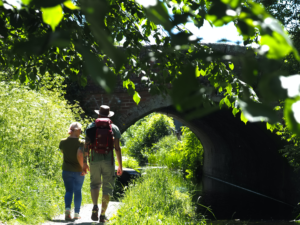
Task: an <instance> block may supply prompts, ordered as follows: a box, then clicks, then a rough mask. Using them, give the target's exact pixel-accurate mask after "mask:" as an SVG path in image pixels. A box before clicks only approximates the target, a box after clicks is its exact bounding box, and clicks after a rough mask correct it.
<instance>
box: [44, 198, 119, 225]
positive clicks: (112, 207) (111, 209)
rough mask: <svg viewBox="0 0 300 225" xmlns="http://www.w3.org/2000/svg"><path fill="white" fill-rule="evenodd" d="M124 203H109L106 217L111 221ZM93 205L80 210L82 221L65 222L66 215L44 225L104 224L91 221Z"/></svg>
mask: <svg viewBox="0 0 300 225" xmlns="http://www.w3.org/2000/svg"><path fill="white" fill-rule="evenodd" d="M121 204H122V203H120V202H109V204H108V207H107V210H106V217H107V218H108V219H109V218H111V217H112V216H113V215H114V214H116V213H117V210H118V208H119V207H120V206H121ZM92 208H93V205H92V204H88V205H85V206H83V207H82V208H81V210H80V216H81V219H80V220H74V221H65V215H64V214H63V215H59V216H57V217H55V218H53V219H52V220H51V221H48V222H46V223H43V225H63V224H64V225H73V224H76V225H91V224H99V225H100V224H103V223H99V222H95V221H92V220H91V213H92ZM100 211H101V208H99V212H100Z"/></svg>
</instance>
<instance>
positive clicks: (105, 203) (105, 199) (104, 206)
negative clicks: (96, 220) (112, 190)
mask: <svg viewBox="0 0 300 225" xmlns="http://www.w3.org/2000/svg"><path fill="white" fill-rule="evenodd" d="M108 203H109V195H103V196H102V206H101V215H105V212H106V209H107V206H108Z"/></svg>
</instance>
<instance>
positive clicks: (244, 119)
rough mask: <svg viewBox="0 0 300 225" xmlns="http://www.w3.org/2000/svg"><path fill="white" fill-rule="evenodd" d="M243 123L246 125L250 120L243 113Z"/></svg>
mask: <svg viewBox="0 0 300 225" xmlns="http://www.w3.org/2000/svg"><path fill="white" fill-rule="evenodd" d="M241 121H243V122H244V123H245V124H247V122H248V120H247V118H246V117H245V115H244V113H243V112H242V113H241Z"/></svg>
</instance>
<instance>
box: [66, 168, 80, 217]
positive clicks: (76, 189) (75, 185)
mask: <svg viewBox="0 0 300 225" xmlns="http://www.w3.org/2000/svg"><path fill="white" fill-rule="evenodd" d="M80 174H81V172H71V171H63V172H62V177H63V180H64V183H65V188H66V194H65V207H66V208H70V209H71V203H72V199H73V193H74V205H75V213H79V211H80V205H81V200H82V196H81V188H82V184H83V181H84V176H80Z"/></svg>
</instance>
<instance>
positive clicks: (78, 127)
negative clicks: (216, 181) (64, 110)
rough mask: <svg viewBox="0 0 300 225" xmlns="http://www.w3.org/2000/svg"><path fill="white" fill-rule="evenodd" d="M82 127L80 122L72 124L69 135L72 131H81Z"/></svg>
mask: <svg viewBox="0 0 300 225" xmlns="http://www.w3.org/2000/svg"><path fill="white" fill-rule="evenodd" d="M81 127H82V126H81V124H80V123H78V122H73V123H71V125H70V127H69V131H68V134H71V133H72V131H74V130H81Z"/></svg>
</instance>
